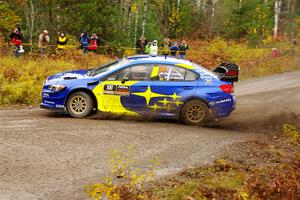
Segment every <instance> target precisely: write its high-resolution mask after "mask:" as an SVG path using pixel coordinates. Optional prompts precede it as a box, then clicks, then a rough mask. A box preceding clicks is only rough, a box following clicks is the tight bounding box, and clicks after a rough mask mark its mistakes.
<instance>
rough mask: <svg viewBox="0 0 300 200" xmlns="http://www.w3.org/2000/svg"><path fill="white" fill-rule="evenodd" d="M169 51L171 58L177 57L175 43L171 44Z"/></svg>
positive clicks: (177, 48) (176, 44)
mask: <svg viewBox="0 0 300 200" xmlns="http://www.w3.org/2000/svg"><path fill="white" fill-rule="evenodd" d="M170 50H171V56H174V57H176V56H177V52H178V51H179V47H178V43H177V42H173V44H172V46H171V47H170Z"/></svg>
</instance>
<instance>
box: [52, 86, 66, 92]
mask: <svg viewBox="0 0 300 200" xmlns="http://www.w3.org/2000/svg"><path fill="white" fill-rule="evenodd" d="M65 87H66V86H64V85H49V86H48V89H49V90H51V91H53V92H59V91H62V90H63V89H64V88H65Z"/></svg>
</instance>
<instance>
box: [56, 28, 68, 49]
mask: <svg viewBox="0 0 300 200" xmlns="http://www.w3.org/2000/svg"><path fill="white" fill-rule="evenodd" d="M56 43H57V49H58V50H66V48H67V47H66V46H67V43H68V38H67V34H65V33H64V32H62V33H61V34H60V35H59V36H58V37H57V41H56Z"/></svg>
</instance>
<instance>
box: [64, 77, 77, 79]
mask: <svg viewBox="0 0 300 200" xmlns="http://www.w3.org/2000/svg"><path fill="white" fill-rule="evenodd" d="M72 79H77V77H74V76H73V77H71V76H67V77H64V80H72Z"/></svg>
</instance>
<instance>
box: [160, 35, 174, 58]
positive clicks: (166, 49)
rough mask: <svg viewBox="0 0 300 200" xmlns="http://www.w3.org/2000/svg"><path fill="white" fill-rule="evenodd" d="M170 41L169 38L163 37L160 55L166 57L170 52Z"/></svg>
mask: <svg viewBox="0 0 300 200" xmlns="http://www.w3.org/2000/svg"><path fill="white" fill-rule="evenodd" d="M171 45H172V43H171V41H170V39H169V38H165V39H164V40H163V42H162V44H161V46H162V55H164V56H165V57H167V56H168V55H169V54H170V47H171Z"/></svg>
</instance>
